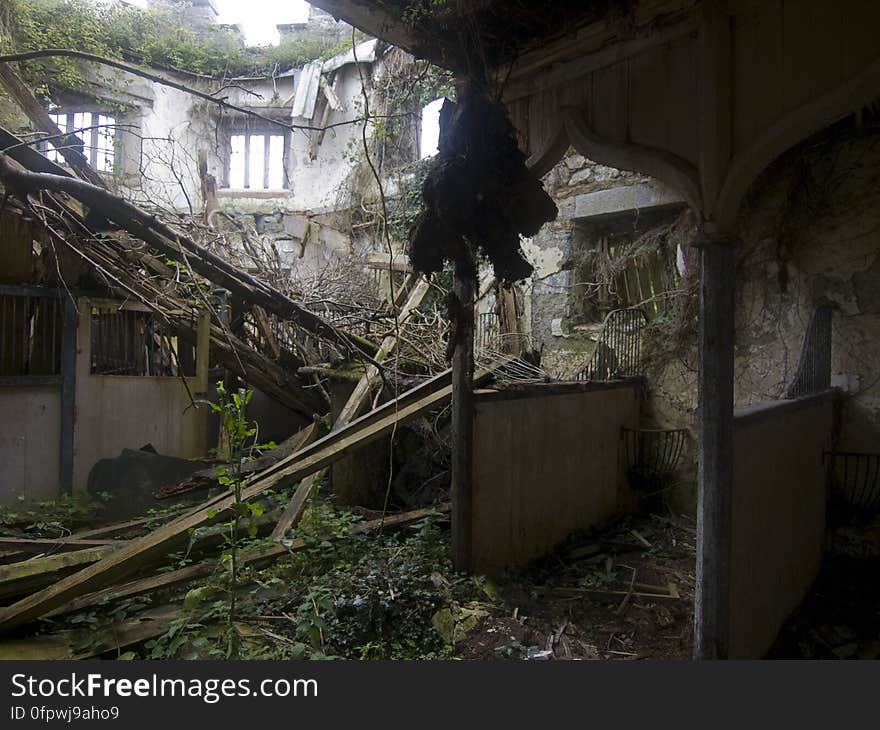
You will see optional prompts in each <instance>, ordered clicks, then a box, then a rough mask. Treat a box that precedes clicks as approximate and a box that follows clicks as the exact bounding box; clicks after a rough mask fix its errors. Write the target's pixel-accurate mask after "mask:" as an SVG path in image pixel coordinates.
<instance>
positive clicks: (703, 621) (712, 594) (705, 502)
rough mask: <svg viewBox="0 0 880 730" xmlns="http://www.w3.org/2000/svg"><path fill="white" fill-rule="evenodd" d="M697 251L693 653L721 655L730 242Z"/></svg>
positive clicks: (725, 635) (706, 243) (727, 512)
mask: <svg viewBox="0 0 880 730" xmlns="http://www.w3.org/2000/svg"><path fill="white" fill-rule="evenodd" d="M697 245H698V246H699V248H700V325H699V425H698V430H699V474H698V480H699V497H698V506H697V571H696V572H697V574H696V598H695V602H694V656H695V658H696V659H726V658H727V656H728V650H729V639H730V637H729V634H730V543H731V532H732V525H731V496H732V491H733V340H734V288H735V265H734V261H735V259H734V251H735V249H734V245H733V241H732V240H731V239H723V238H718V237H703V238H702V239H701V240H700V241H699V242H698V244H697Z"/></svg>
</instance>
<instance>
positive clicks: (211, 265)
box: [0, 153, 372, 355]
mask: <svg viewBox="0 0 880 730" xmlns="http://www.w3.org/2000/svg"><path fill="white" fill-rule="evenodd" d="M0 180H2V181H3V182H4V184H5V185H6V186H7V187H8V189H10V190H12V191H13V192H15V193H16V194H17V195H18V196H19V197H24V196H26V195H28V194H31V193H37V192H39V191H41V190H49V191H52V192H63V193H67V194H68V195H70V196H71V197H73V198H76V199H77V200H78V201H79V202H80V203H82V204H83V205H85V206H88V207H89V208H90V210H93V211H94V212H95V213H97V214H100V215H101V216H103V217H104V218H106V219H107V220H108V221H112V222H113V223H115V224H116V225H118V226H119V227H120V228H122V229H123V230H125V231H128V233H130V234H131V235H133V236H135V237H137V238H139V239H140V240H142V241H144V242H145V243H146V244H147V245H148V246H150V247H151V248H153V249H154V250H156V251H158V252H160V253H161V254H162V255H163V256H167V257H168V258H170V259H172V260H173V261H176V262H178V263H181V264H184V265H186V266H187V267H192V269H193V270H194V271H196V272H197V273H199V274H201V275H202V276H204V277H205V278H207V279H209V280H210V281H211V282H213V283H214V284H217V285H219V286H222V287H224V288H226V289H228V290H229V291H230V292H231V293H232V294H233V295H234V296H237V297H239V298H241V299H243V300H245V301H246V302H249V303H250V304H257V305H259V306H261V307H263V309H265V310H266V311H267V312H271V313H272V314H275V315H277V316H279V317H281V318H282V319H285V320H290V321H292V322H295V323H296V324H297V325H299V326H300V327H302V328H303V329H305V330H307V331H309V332H311V333H312V334H314V335H316V336H318V337H323V338H325V339H328V340H330V341H332V342H335V343H337V344H338V345H340V346H341V347H342V348H343V349H344V350H345V351H346V352H348V353H353V352H357V353H359V354H361V355H364V352H363V348H364V346H365V345H364V343H363V342H359V341H358V340H357V338H355V337H354V336H353V335H351V334H350V333H346V332H343V331H341V330H340V329H338V328H337V327H334V326H333V325H332V324H330V323H329V322H327V321H326V320H324V319H323V318H321V317H319V316H318V315H316V314H314V313H312V312H310V311H309V310H308V309H306V308H305V307H303V306H302V305H300V304H298V303H297V302H295V301H293V300H292V299H290V298H289V297H287V296H286V295H284V294H283V293H281V292H280V291H278V290H277V289H275V288H273V287H271V286H269V285H268V284H266V283H264V282H262V281H260V280H258V279H256V278H254V277H253V276H251V275H250V274H248V273H247V272H246V271H243V270H241V269H238V268H236V267H235V266H233V265H232V264H229V263H228V262H226V261H224V260H223V259H221V258H220V257H219V256H216V255H215V254H212V253H211V252H210V251H208V250H207V249H206V248H204V247H203V246H200V245H199V244H198V243H196V242H195V241H193V240H192V239H191V238H189V237H188V236H186V235H184V234H183V233H181V232H179V231H175V230H174V229H173V228H171V227H170V226H169V225H167V224H165V223H163V222H162V221H160V220H159V219H158V218H157V217H156V216H154V215H151V214H150V213H147V212H146V211H144V210H141V209H140V208H138V207H137V206H135V205H133V204H132V203H129V202H128V201H127V200H125V199H124V198H120V197H119V196H117V195H114V194H113V193H111V192H109V191H107V190H105V189H103V188H101V187H98V186H97V185H92V184H90V183H88V182H85V181H83V180H79V179H77V178H73V177H67V176H63V175H54V174H50V173H42V172H40V173H37V172H31V171H29V170H26V169H18V168H16V167H15V166H14V165H12V164H11V163H10V162H9V160H8V158H7V156H6V154H5V153H0ZM371 354H372V353H371Z"/></svg>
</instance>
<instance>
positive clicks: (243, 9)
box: [215, 0, 309, 46]
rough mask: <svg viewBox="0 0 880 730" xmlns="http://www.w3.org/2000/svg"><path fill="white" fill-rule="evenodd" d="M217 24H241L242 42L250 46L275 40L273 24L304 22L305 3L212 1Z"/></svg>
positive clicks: (293, 0)
mask: <svg viewBox="0 0 880 730" xmlns="http://www.w3.org/2000/svg"><path fill="white" fill-rule="evenodd" d="M215 2H216V3H217V9H218V10H219V11H220V16H219V17H218V18H217V22H218V23H241V24H242V30H244V37H245V41H246V42H247V43H248V44H249V45H252V46H264V45H269V44H274V43H277V42H278V31H277V30H276V29H275V25H276V23H305V22H306V21H307V20H308V19H309V4H308V3H307V2H305V0H215Z"/></svg>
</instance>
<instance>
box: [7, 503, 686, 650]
mask: <svg viewBox="0 0 880 730" xmlns="http://www.w3.org/2000/svg"><path fill="white" fill-rule="evenodd" d="M64 510H66V511H68V512H70V511H71V508H70V506H67V507H65V508H64ZM64 510H62V511H64ZM74 512H75V513H76V516H77V517H79V518H82V517H83V516H84V514H85V513H86V512H87V510H84V511H83V512H82V513H80V512H77V511H76V510H74ZM44 514H49V512H47V511H46V510H44ZM19 517H21V515H19ZM369 518H375V515H374V514H355V513H352V512H340V511H337V510H334V509H333V508H332V507H331V505H330V504H329V503H328V502H325V501H320V500H319V501H316V502H314V503H313V504H312V506H311V508H310V510H309V511H308V512H307V513H306V517H305V518H304V520H303V522H302V523H301V524H300V526H299V527H298V528H296V530H295V531H292V532H290V533H289V534H288V541H289V542H291V543H292V541H294V540H296V539H297V538H305V540H306V547H305V548H304V549H299V550H295V551H293V552H291V553H290V554H289V555H288V556H286V557H283V558H281V559H279V560H276V561H275V562H274V563H272V564H271V565H269V566H268V567H266V568H263V569H262V570H259V571H250V572H248V571H245V572H244V573H243V574H242V576H241V579H240V581H239V583H240V588H239V589H238V592H237V605H236V611H235V617H234V624H233V627H234V628H233V630H234V631H235V633H236V635H237V636H238V637H240V641H239V646H238V652H239V654H240V656H242V657H243V658H265V659H289V658H303V659H332V658H345V659H434V658H461V659H488V660H496V659H499V660H505V659H507V660H510V659H533V660H542V659H551V658H554V659H637V658H687V657H689V656H690V651H691V649H690V647H691V621H692V619H691V605H692V596H693V564H694V527H693V524H692V522H691V521H690V520H689V519H687V518H683V517H672V516H663V517H661V516H658V515H646V516H633V517H627V518H625V519H623V520H621V521H620V522H618V523H617V524H615V525H614V526H612V527H611V528H610V529H608V530H605V531H603V532H601V533H596V534H591V535H587V534H584V535H580V536H577V537H576V538H572V539H571V540H570V541H569V542H568V543H567V544H566V545H564V546H561V547H560V548H559V549H558V550H557V551H556V552H555V553H554V554H552V555H551V556H549V557H547V558H545V559H544V560H542V561H540V562H539V563H537V564H535V565H532V566H530V567H529V568H528V569H527V570H523V571H519V572H516V573H511V574H509V575H506V576H503V577H501V578H498V579H496V580H488V579H486V578H483V577H468V576H463V575H457V574H456V573H455V572H454V571H453V569H452V563H451V557H450V544H449V531H448V517H447V516H445V515H442V514H437V515H433V516H429V517H427V518H425V519H423V520H421V521H419V522H416V523H414V524H410V525H408V526H404V527H398V528H393V529H392V528H388V529H384V530H381V531H376V530H374V531H371V532H364V533H360V534H358V533H357V532H356V531H353V528H356V526H357V525H358V524H361V523H363V521H364V520H365V519H369ZM60 522H61V520H59V519H56V518H55V517H52V518H51V519H49V520H43V521H41V522H39V523H38V522H33V523H31V527H32V529H31V530H27V531H26V532H27V533H28V534H32V535H33V534H36V533H38V534H43V535H47V534H53V532H54V534H55V535H57V534H58V532H57V530H58V527H59V524H60ZM22 524H23V523H21V522H19V526H22ZM71 527H74V528H75V525H71ZM65 529H67V528H65ZM215 555H216V553H215ZM193 559H194V558H193V556H191V555H187V554H186V553H181V554H177V555H174V556H169V559H168V565H167V569H169V570H171V569H175V568H178V567H180V566H181V565H185V564H187V563H189V562H192V561H193ZM217 565H218V568H217V571H216V573H215V575H214V576H213V577H211V578H210V579H208V580H205V581H202V582H200V583H194V584H189V585H187V586H184V587H182V588H180V589H178V590H172V591H163V592H154V593H150V594H147V595H143V596H138V597H134V598H130V599H127V600H121V601H114V602H106V603H105V604H103V605H98V606H93V607H90V608H88V609H84V610H82V611H80V612H79V613H73V614H69V615H67V616H64V617H58V618H57V619H54V620H52V621H44V622H41V624H40V631H41V632H43V633H53V634H57V632H59V631H61V632H64V631H67V630H71V629H72V630H74V633H75V635H76V637H78V638H77V639H76V644H75V645H74V646H73V649H74V654H87V653H89V652H90V651H94V650H96V647H103V646H110V647H113V646H114V638H115V637H120V636H124V635H125V632H124V631H121V630H120V626H123V625H126V624H130V623H131V622H132V620H133V619H136V618H137V617H138V616H139V615H142V614H143V612H147V614H151V612H152V615H160V614H161V615H170V616H171V617H172V619H171V623H170V625H169V627H168V628H167V630H166V631H164V633H162V635H161V636H158V637H157V638H151V639H149V640H147V641H143V642H140V643H135V644H133V645H125V646H122V647H117V648H114V649H112V650H110V651H104V652H103V653H102V654H101V655H102V656H105V657H107V658H116V657H122V658H135V657H137V658H155V659H161V658H172V657H176V658H222V657H225V656H226V655H227V651H228V637H229V631H230V627H229V623H228V605H229V604H228V598H229V593H228V590H227V589H228V585H227V581H226V575H227V572H228V571H227V570H226V566H227V563H225V562H224V561H223V560H220V559H218V560H217ZM169 610H170V614H169V613H168V611H169ZM163 612H164V613H163ZM123 643H125V642H123Z"/></svg>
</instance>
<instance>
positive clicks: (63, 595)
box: [0, 370, 489, 632]
mask: <svg viewBox="0 0 880 730" xmlns="http://www.w3.org/2000/svg"><path fill="white" fill-rule="evenodd" d="M488 374H489V371H485V370H484V371H482V373H481V375H482V377H486V376H487V375H488ZM438 377H440V376H438ZM433 380H434V381H436V379H433ZM426 385H427V384H423V385H422V386H420V388H424V387H425V386H426ZM414 390H419V389H418V388H417V389H414ZM451 396H452V386H451V385H449V386H446V387H443V388H441V389H440V390H438V391H436V392H430V393H429V394H428V395H426V396H425V397H423V398H421V399H419V400H417V401H415V402H414V403H410V404H408V405H405V406H401V403H400V399H398V400H397V401H391V402H389V403H386V404H384V406H382V407H381V408H379V409H376V410H375V411H374V412H372V413H368V414H366V415H365V416H364V417H363V418H360V419H358V420H357V421H355V422H353V423H352V424H351V425H350V426H348V427H346V428H343V429H340V430H339V431H335V432H332V433H330V434H328V435H327V436H325V437H324V438H322V439H320V440H318V441H317V442H315V443H314V444H312V445H311V446H309V447H307V448H306V449H304V450H303V451H302V452H300V453H298V454H295V455H293V456H292V457H288V459H286V460H284V461H282V462H281V463H280V464H278V465H276V466H275V467H272V468H270V469H268V470H267V472H266V473H264V474H263V475H261V477H260V478H259V479H257V480H256V481H255V482H254V483H253V484H251V485H250V486H249V487H247V488H246V489H245V490H244V493H243V495H242V497H243V499H244V500H250V499H253V498H254V497H256V496H259V495H260V494H262V493H263V492H265V491H266V490H268V489H270V488H275V489H277V488H282V487H284V486H286V485H288V484H291V483H294V482H296V481H298V480H301V479H303V478H304V477H306V476H309V475H310V474H314V473H315V472H316V471H318V470H319V469H323V468H324V467H325V466H329V465H330V464H332V463H333V462H334V461H336V460H338V459H340V458H341V457H343V456H345V455H346V454H348V453H350V452H352V451H355V450H356V449H358V448H361V447H363V446H366V445H367V444H369V443H372V442H373V441H375V440H377V439H379V438H381V437H382V436H384V435H385V434H386V433H389V432H390V431H391V430H392V429H393V428H394V427H395V425H396V424H399V423H405V422H407V421H410V420H412V419H414V418H417V417H418V416H420V415H422V414H423V413H426V412H428V411H430V410H432V409H433V408H437V407H439V406H441V405H443V404H445V403H446V402H448V401H449V399H450V398H451ZM409 397H410V398H411V397H412V395H411V394H410V396H409ZM232 504H233V497H232V496H229V495H220V496H218V497H217V498H215V499H213V500H209V501H208V502H206V503H205V505H204V506H203V507H202V508H201V509H199V510H198V511H196V512H193V513H192V514H187V515H184V516H182V517H180V518H178V519H176V520H174V521H172V522H170V523H168V524H167V525H164V526H163V527H160V528H159V529H157V530H155V531H154V532H151V533H150V534H148V535H145V536H144V537H141V538H138V539H136V540H132V541H131V542H130V543H129V544H127V545H126V546H124V547H122V548H120V549H119V550H117V551H116V552H114V553H113V554H111V555H108V556H107V557H105V558H104V559H103V560H101V561H99V562H98V563H96V564H94V565H91V566H89V567H87V568H85V569H83V570H80V571H79V572H77V573H75V574H73V575H71V576H68V577H66V578H63V579H62V580H60V581H58V582H57V583H55V584H54V585H52V586H49V587H48V588H46V589H44V590H42V591H39V592H37V593H33V594H32V595H29V596H27V597H26V598H23V599H21V600H20V601H18V602H17V603H15V604H13V605H11V606H7V607H5V608H3V609H2V610H0V632H5V631H9V630H11V629H13V628H15V627H17V626H20V625H22V624H24V623H27V622H29V621H33V620H34V619H37V618H39V617H40V616H42V615H44V614H46V613H48V612H49V611H51V610H52V609H54V608H56V607H58V606H60V605H62V604H64V603H66V602H67V601H70V600H72V599H73V598H76V597H77V596H81V595H83V594H85V593H89V592H92V591H95V590H99V589H101V588H103V587H106V586H108V585H111V584H113V583H114V582H116V581H118V580H120V579H121V578H123V577H125V576H127V575H130V574H131V573H133V572H134V571H136V570H138V569H140V568H143V567H144V566H146V565H149V564H151V563H152V562H153V561H154V560H156V559H159V558H161V557H162V556H164V555H166V554H167V553H168V552H169V551H171V550H174V549H175V548H176V546H178V545H180V544H181V543H183V542H184V541H185V540H186V538H187V536H188V534H189V532H190V531H191V530H194V529H196V528H198V527H202V526H204V525H208V524H211V523H213V522H215V521H218V520H220V519H222V517H223V515H224V512H225V511H226V510H228V509H229V508H230V507H231V506H232Z"/></svg>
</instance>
